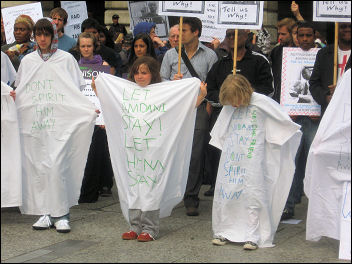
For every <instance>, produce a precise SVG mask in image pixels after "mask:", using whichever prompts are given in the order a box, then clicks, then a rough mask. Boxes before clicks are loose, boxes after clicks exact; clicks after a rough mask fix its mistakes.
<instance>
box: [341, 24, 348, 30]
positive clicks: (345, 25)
mask: <svg viewBox="0 0 352 264" xmlns="http://www.w3.org/2000/svg"><path fill="white" fill-rule="evenodd" d="M339 28H341V29H345V28H351V24H340V25H339Z"/></svg>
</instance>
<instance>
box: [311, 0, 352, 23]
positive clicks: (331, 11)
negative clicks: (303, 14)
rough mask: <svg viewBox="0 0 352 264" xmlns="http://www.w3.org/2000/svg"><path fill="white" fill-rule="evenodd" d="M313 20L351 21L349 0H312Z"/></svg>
mask: <svg viewBox="0 0 352 264" xmlns="http://www.w3.org/2000/svg"><path fill="white" fill-rule="evenodd" d="M313 21H324V22H351V1H313Z"/></svg>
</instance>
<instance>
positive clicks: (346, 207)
mask: <svg viewBox="0 0 352 264" xmlns="http://www.w3.org/2000/svg"><path fill="white" fill-rule="evenodd" d="M339 259H349V260H351V181H349V182H345V183H344V184H343V194H342V209H341V229H340V250H339Z"/></svg>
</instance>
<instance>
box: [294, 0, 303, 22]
mask: <svg viewBox="0 0 352 264" xmlns="http://www.w3.org/2000/svg"><path fill="white" fill-rule="evenodd" d="M291 12H292V14H293V15H294V16H295V17H296V19H297V20H298V21H303V20H304V18H303V17H302V15H301V13H300V12H299V6H298V4H296V2H295V1H292V3H291Z"/></svg>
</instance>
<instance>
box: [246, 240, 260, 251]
mask: <svg viewBox="0 0 352 264" xmlns="http://www.w3.org/2000/svg"><path fill="white" fill-rule="evenodd" d="M257 248H258V245H257V244H256V243H253V242H252V241H246V242H245V243H244V245H243V249H246V250H256V249H257Z"/></svg>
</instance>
